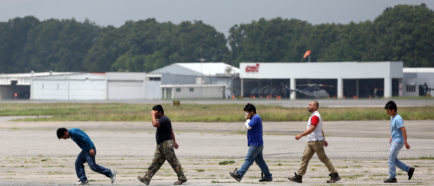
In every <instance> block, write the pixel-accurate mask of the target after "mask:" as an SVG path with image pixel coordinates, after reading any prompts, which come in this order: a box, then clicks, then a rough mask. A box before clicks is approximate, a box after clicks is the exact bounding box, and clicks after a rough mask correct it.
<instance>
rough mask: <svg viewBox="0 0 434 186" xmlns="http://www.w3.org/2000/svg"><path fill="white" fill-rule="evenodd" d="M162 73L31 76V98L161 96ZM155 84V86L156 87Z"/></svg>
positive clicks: (126, 98) (136, 98)
mask: <svg viewBox="0 0 434 186" xmlns="http://www.w3.org/2000/svg"><path fill="white" fill-rule="evenodd" d="M160 80H161V76H158V75H155V74H153V75H149V76H148V75H147V74H145V73H121V72H119V73H118V72H108V73H77V74H67V75H57V76H43V77H36V78H33V79H32V82H31V98H30V99H33V100H150V99H160V98H161V89H160V88H159V87H160ZM155 87H158V88H155Z"/></svg>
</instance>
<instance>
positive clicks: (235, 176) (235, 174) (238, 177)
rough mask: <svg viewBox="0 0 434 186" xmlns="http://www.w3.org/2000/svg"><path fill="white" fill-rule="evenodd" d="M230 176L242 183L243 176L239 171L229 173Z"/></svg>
mask: <svg viewBox="0 0 434 186" xmlns="http://www.w3.org/2000/svg"><path fill="white" fill-rule="evenodd" d="M229 175H231V176H232V178H234V179H235V180H237V181H238V182H240V181H241V175H240V174H239V173H238V171H237V169H235V170H234V172H229Z"/></svg>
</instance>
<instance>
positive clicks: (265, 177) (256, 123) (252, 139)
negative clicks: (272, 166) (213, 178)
mask: <svg viewBox="0 0 434 186" xmlns="http://www.w3.org/2000/svg"><path fill="white" fill-rule="evenodd" d="M244 111H245V112H246V119H247V120H250V121H248V123H246V128H247V129H248V130H247V144H248V146H249V151H248V152H247V155H246V159H245V161H244V164H243V165H242V166H241V168H240V170H237V169H235V170H234V172H230V173H229V175H230V176H232V178H234V179H235V180H237V181H241V179H242V178H243V176H244V174H245V173H246V172H247V170H248V169H249V167H250V165H252V164H253V161H254V162H256V164H257V165H258V166H259V168H261V171H262V174H261V175H262V178H261V179H260V180H259V182H269V181H273V178H272V174H271V173H270V171H269V170H268V166H267V164H266V163H265V161H264V157H263V156H262V150H263V149H264V141H263V140H262V119H261V117H260V116H259V115H258V114H256V108H255V106H254V105H253V104H250V103H248V104H247V105H246V106H245V107H244Z"/></svg>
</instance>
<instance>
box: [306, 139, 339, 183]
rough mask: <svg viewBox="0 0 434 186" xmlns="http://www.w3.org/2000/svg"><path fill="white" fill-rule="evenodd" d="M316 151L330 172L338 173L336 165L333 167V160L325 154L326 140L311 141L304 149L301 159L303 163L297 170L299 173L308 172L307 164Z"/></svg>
mask: <svg viewBox="0 0 434 186" xmlns="http://www.w3.org/2000/svg"><path fill="white" fill-rule="evenodd" d="M315 153H316V154H317V155H318V158H319V160H320V161H321V162H323V163H324V164H325V165H326V166H327V168H328V169H329V172H330V173H336V169H335V167H333V165H332V162H331V161H330V160H329V158H328V157H327V155H326V154H325V151H324V141H309V142H307V145H306V148H305V149H304V153H303V158H302V159H301V165H300V169H298V171H297V175H300V176H303V175H304V174H305V173H306V169H307V165H308V164H309V161H310V159H311V158H312V156H313V154H315Z"/></svg>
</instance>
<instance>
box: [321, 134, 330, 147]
mask: <svg viewBox="0 0 434 186" xmlns="http://www.w3.org/2000/svg"><path fill="white" fill-rule="evenodd" d="M322 137H323V138H324V147H327V146H328V145H329V143H327V141H326V140H325V135H324V130H322Z"/></svg>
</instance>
